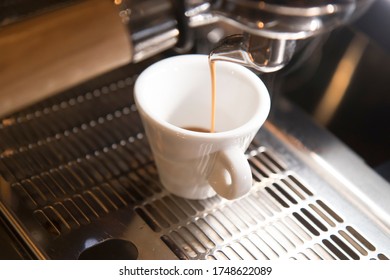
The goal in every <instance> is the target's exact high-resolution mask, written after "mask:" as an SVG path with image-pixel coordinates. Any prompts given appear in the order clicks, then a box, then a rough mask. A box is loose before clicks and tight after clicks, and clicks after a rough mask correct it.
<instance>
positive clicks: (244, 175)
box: [134, 55, 270, 199]
mask: <svg viewBox="0 0 390 280" xmlns="http://www.w3.org/2000/svg"><path fill="white" fill-rule="evenodd" d="M216 80H217V83H216V84H217V97H216V118H215V131H216V132H215V133H202V132H194V131H190V130H186V129H183V128H182V127H202V128H205V129H210V126H211V76H210V70H209V65H208V57H207V56H206V55H180V56H175V57H171V58H167V59H164V60H161V61H159V62H157V63H155V64H153V65H151V66H149V67H148V68H147V69H146V70H145V71H143V72H142V73H141V74H140V76H139V77H138V79H137V81H136V83H135V88H134V95H135V96H134V97H135V102H136V105H137V108H138V110H139V113H140V115H141V119H142V122H143V125H144V128H145V132H146V135H147V138H148V141H149V144H150V146H151V149H152V152H153V155H154V159H155V162H156V165H157V170H158V174H159V177H160V180H161V183H162V184H163V186H164V187H165V188H166V189H167V190H168V191H170V192H171V193H173V194H175V195H178V196H181V197H185V198H189V199H204V198H208V197H211V196H213V195H215V194H216V193H217V194H219V195H220V196H222V197H224V198H226V199H235V198H238V197H240V196H242V195H244V194H246V193H247V192H248V191H249V190H250V188H251V186H252V173H251V169H250V166H249V163H248V160H247V157H246V155H245V150H246V149H247V148H248V146H249V144H250V142H251V141H252V139H253V138H254V136H255V134H256V133H257V132H258V130H259V129H260V127H261V126H262V124H263V123H264V122H265V120H266V118H267V116H268V113H269V110H270V98H269V94H268V91H267V88H266V87H265V85H264V84H263V82H262V81H261V80H260V79H259V77H257V76H256V75H255V74H254V73H253V72H251V71H250V70H248V69H246V68H245V67H243V66H240V65H237V64H234V63H229V62H219V61H218V62H216Z"/></svg>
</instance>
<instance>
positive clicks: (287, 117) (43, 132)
mask: <svg viewBox="0 0 390 280" xmlns="http://www.w3.org/2000/svg"><path fill="white" fill-rule="evenodd" d="M376 2H380V1H371V0H337V1H328V0H311V1H306V0H291V1H288V0H263V1H256V0H244V1H239V0H209V1H205V0H185V1H184V0H183V1H179V0H177V1H175V0H146V1H139V0H135V1H132V0H122V1H121V0H118V1H117V0H115V1H109V0H107V1H105V0H85V1H76V0H68V1H65V0H62V1H50V0H42V1H34V3H32V1H13V2H11V1H5V2H4V3H3V4H1V5H2V6H1V9H0V10H1V11H0V68H1V69H0V119H1V122H0V244H1V247H2V254H3V255H1V258H3V259H140V260H141V259H159V260H163V259H189V260H195V259H206V260H226V259H228V260H235V259H244V260H247V259H251V260H253V259H271V260H274V259H300V260H301V259H326V260H328V259H333V260H339V259H353V260H358V259H377V260H388V259H389V257H390V205H389V203H388V201H390V185H389V183H388V182H387V181H386V179H385V178H384V177H383V176H381V175H380V174H378V172H376V171H375V170H374V168H373V166H372V165H370V164H369V160H368V159H366V158H363V157H362V156H361V155H360V154H358V153H357V152H356V151H355V150H353V149H352V148H351V147H350V146H349V145H348V144H346V143H345V142H344V141H342V140H340V138H339V137H337V136H335V135H334V133H332V132H330V131H329V129H328V128H327V127H326V125H328V124H331V123H332V120H333V118H334V117H335V115H336V114H337V112H339V111H338V110H339V109H340V107H342V106H341V105H342V104H343V103H342V102H343V97H344V96H345V94H346V92H347V89H348V86H349V84H350V83H351V81H352V79H353V76H354V74H356V73H357V70H356V69H357V68H358V66H359V62H360V61H362V57H364V55H365V53H366V51H367V49H368V45H369V44H370V41H369V39H367V37H365V36H363V35H359V36H355V35H354V36H352V35H351V34H352V33H351V32H350V29H348V32H347V33H337V32H340V31H339V30H340V28H344V27H346V26H349V25H350V24H352V23H354V22H356V21H358V20H361V19H362V18H363V19H364V17H365V16H366V15H367V13H368V12H369V11H371V10H372V9H373V7H376V6H375V5H377V3H376ZM381 4H384V5H387V4H388V3H387V2H386V1H385V0H383V1H381ZM388 6H390V4H389V5H388ZM340 34H342V38H343V39H346V37H347V39H350V40H340V37H332V36H337V35H340ZM345 34H349V35H345ZM343 36H344V37H343ZM345 36H346V37H345ZM348 36H349V37H348ZM332 38H336V40H333V41H332V40H331V39H332ZM377 45H378V44H375V46H376V47H377ZM324 46H326V47H325V50H324ZM341 46H343V47H344V48H343V50H342V51H339V48H337V47H341ZM326 48H329V49H326ZM378 48H379V47H378ZM320 52H321V53H326V52H328V53H330V54H333V55H334V56H337V55H338V58H339V59H338V60H337V63H336V67H334V68H329V67H325V69H323V68H321V65H322V64H321V63H320V62H319V61H318V60H319V53H320ZM384 52H385V51H384ZM188 53H203V54H209V55H210V59H212V60H215V61H230V62H232V63H238V64H241V65H244V66H246V67H248V68H250V69H252V70H253V71H254V72H255V73H256V74H258V75H259V77H260V78H261V79H263V80H264V82H265V83H266V85H267V86H268V89H269V91H270V94H271V96H272V110H271V114H270V116H269V119H268V120H267V122H266V123H265V124H264V126H263V127H262V128H261V130H260V131H259V133H258V134H257V135H256V137H255V139H254V140H253V142H252V143H251V145H250V147H249V148H248V150H247V152H246V155H247V158H248V161H249V163H250V166H251V169H252V174H253V187H252V189H251V191H250V192H249V194H247V195H246V196H244V197H242V198H239V199H236V200H225V199H223V198H221V197H219V196H214V197H212V198H209V199H205V200H187V199H184V198H181V197H177V196H174V195H172V194H170V193H169V192H167V191H166V190H165V189H164V188H163V187H162V186H161V183H160V182H159V177H158V172H157V170H156V167H155V164H154V159H153V156H152V153H151V151H150V148H149V145H148V141H147V138H146V136H145V134H144V129H143V126H142V124H141V121H140V118H139V115H138V111H137V107H136V105H135V103H134V99H133V86H134V83H135V81H136V79H137V76H138V74H139V73H141V72H142V70H143V69H145V68H146V67H147V66H149V65H151V64H152V63H154V62H156V61H159V60H160V59H163V58H165V57H169V56H173V55H181V54H188ZM332 57H333V56H332ZM327 61H328V60H327V59H325V62H327ZM383 61H385V62H386V61H389V59H387V60H382V63H383ZM217 63H218V62H217ZM313 65H314V66H313ZM326 65H327V64H326V63H325V66H326ZM313 67H314V68H313ZM313 69H315V70H316V71H317V70H318V73H320V77H319V80H320V81H322V80H323V79H324V78H325V77H327V78H326V79H327V80H328V81H329V82H328V83H327V84H326V85H324V86H323V87H324V91H323V95H321V96H319V97H318V95H317V94H316V91H317V90H318V80H317V79H318V76H316V77H313V71H314V70H313ZM329 69H330V70H329ZM387 69H388V68H387ZM324 73H327V76H326V75H325V74H324ZM387 85H388V83H387ZM373 88H374V89H375V88H378V87H375V86H374V87H373ZM310 91H312V92H310ZM367 95H368V96H370V95H373V93H371V92H370V93H367ZM315 98H317V99H316V101H318V102H317V103H316V105H315V106H314V105H313V104H314V102H313V100H314V99H315ZM302 100H303V103H302V104H301V106H300V104H299V101H302ZM307 108H310V109H311V112H308V111H310V110H305V109H307ZM308 113H312V114H308ZM375 125H379V124H378V123H376V124H375ZM361 133H365V131H361ZM386 137H387V139H388V135H387V136H385V137H384V139H382V140H384V141H386ZM387 144H388V143H387ZM384 147H386V142H385V145H384ZM387 153H388V151H387V150H381V152H380V154H381V155H382V156H386V154H387ZM3 248H4V249H3Z"/></svg>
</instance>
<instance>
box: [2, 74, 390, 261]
mask: <svg viewBox="0 0 390 280" xmlns="http://www.w3.org/2000/svg"><path fill="white" fill-rule="evenodd" d="M135 79H136V75H134V76H132V77H127V78H123V79H119V80H117V81H116V82H108V83H107V84H108V85H107V86H100V87H98V88H97V89H94V90H92V91H87V92H86V93H85V92H80V91H81V90H82V89H83V88H81V89H80V88H79V89H77V90H78V91H71V92H66V93H63V94H61V95H58V96H55V97H53V98H50V99H48V100H45V101H44V102H41V103H38V104H36V105H34V106H32V107H30V108H27V109H25V110H24V111H21V112H18V113H15V114H14V115H12V116H9V117H7V118H4V119H3V120H2V121H1V123H0V174H1V176H2V177H3V178H4V179H5V180H6V181H7V182H8V183H9V189H7V190H6V191H3V192H8V194H7V195H6V197H9V196H10V195H11V196H12V199H11V201H12V203H7V202H6V201H3V203H4V204H5V205H6V209H8V210H7V214H8V216H12V217H13V219H14V220H15V221H17V222H18V223H20V226H19V228H22V229H24V230H25V232H24V236H27V237H28V239H30V243H33V244H34V246H35V250H38V251H40V253H41V254H42V255H43V256H45V257H47V258H63V257H65V256H66V257H67V258H68V257H69V256H71V257H73V258H76V257H77V256H78V254H79V253H80V247H81V248H82V249H85V248H86V247H88V246H86V245H85V242H87V241H86V240H91V236H99V238H98V239H96V240H95V241H94V242H95V243H93V244H96V243H98V242H99V241H102V240H105V239H109V238H119V237H120V238H125V239H128V240H133V239H134V235H143V234H145V233H144V231H145V229H144V227H143V226H142V225H141V226H139V229H141V228H142V231H141V230H140V231H137V230H135V231H133V232H132V233H131V234H133V235H131V234H130V233H128V232H127V233H126V234H127V235H126V234H124V233H123V231H124V230H121V226H123V225H124V224H125V222H124V221H125V220H124V219H123V218H122V216H123V215H124V213H127V214H126V215H128V216H133V214H135V213H136V215H138V217H140V219H141V221H143V223H145V224H146V225H147V227H148V228H150V232H148V234H149V236H150V238H153V239H155V240H156V241H155V242H160V243H161V244H160V246H162V247H164V248H169V249H170V250H171V252H172V253H173V254H174V255H175V256H176V257H178V258H180V259H275V258H291V259H362V258H374V259H387V256H386V255H385V254H384V253H383V252H382V250H381V249H380V248H379V249H378V248H377V247H376V246H374V244H372V242H370V241H369V240H368V239H367V238H366V237H364V235H363V234H362V232H360V230H358V229H357V228H356V227H355V226H354V225H352V224H350V223H349V222H348V217H345V216H344V215H343V214H342V213H340V212H339V211H336V210H335V209H334V207H333V206H331V204H330V203H329V200H327V199H325V198H323V197H322V195H321V194H318V193H316V191H315V186H312V185H309V184H307V183H305V181H304V180H303V179H302V178H301V177H300V176H299V175H298V174H297V173H296V172H294V171H293V170H290V167H289V166H288V164H287V163H286V162H285V161H284V160H283V155H281V154H278V153H277V152H275V151H274V150H273V149H272V147H271V146H266V145H263V142H261V141H259V139H258V138H256V139H255V140H254V141H253V143H252V144H251V146H250V147H249V149H248V153H247V156H248V160H249V162H250V166H251V169H252V173H253V184H254V187H253V189H252V190H251V192H250V194H248V195H247V196H245V197H243V198H241V199H239V200H235V201H226V200H224V199H221V198H219V197H218V196H215V197H213V198H210V199H207V200H201V201H196V200H186V199H183V198H179V197H176V196H174V195H171V194H169V193H167V192H166V191H165V190H164V189H163V188H162V187H161V185H160V183H159V180H158V174H157V170H156V168H155V166H154V162H153V157H152V154H151V151H150V149H149V146H148V143H147V139H146V138H145V136H144V134H143V128H142V125H141V122H140V119H139V116H138V113H137V109H136V107H135V105H134V102H133V101H132V86H133V84H134V81H135ZM264 130H265V128H263V131H264ZM263 133H266V132H263ZM271 136H272V135H271ZM268 137H270V136H268ZM264 142H265V143H267V141H264ZM268 144H269V145H271V144H272V143H268ZM3 199H4V197H3ZM126 221H128V220H126ZM130 222H134V220H130ZM130 222H129V223H130ZM111 228H118V230H117V231H115V232H114V231H113V232H112V233H109V232H110V230H111ZM91 229H94V231H93V233H92V232H91ZM118 232H119V233H118ZM155 242H154V243H155ZM70 243H72V244H75V245H74V248H73V247H72V246H73V245H72V246H71V245H69V244H70ZM59 244H68V245H69V248H68V250H74V252H71V253H66V254H65V253H64V252H61V250H65V249H64V248H62V247H61V246H62V245H59ZM80 244H83V245H82V246H81V245H80ZM137 245H138V246H140V245H139V244H137ZM30 246H31V245H30ZM77 246H78V247H77ZM141 246H145V250H147V249H148V248H147V244H141ZM55 248H62V249H61V250H57V251H56V250H55ZM139 250H140V248H139ZM53 252H54V253H53ZM61 254H63V255H61Z"/></svg>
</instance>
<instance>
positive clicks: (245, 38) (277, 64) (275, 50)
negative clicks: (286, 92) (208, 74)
mask: <svg viewBox="0 0 390 280" xmlns="http://www.w3.org/2000/svg"><path fill="white" fill-rule="evenodd" d="M294 50H295V41H294V40H280V39H271V38H265V37H259V36H254V35H251V34H249V33H244V34H236V35H231V36H228V37H226V38H224V39H223V40H222V41H221V42H220V43H219V44H218V46H217V47H216V48H214V49H213V50H212V51H211V52H210V55H209V58H210V60H211V61H218V60H223V61H229V62H234V63H237V64H241V65H243V66H246V67H249V68H253V69H254V70H256V71H259V72H262V73H269V72H275V71H278V70H280V69H281V68H283V67H284V66H285V65H286V64H287V63H288V62H289V61H290V59H291V57H292V55H293V54H294Z"/></svg>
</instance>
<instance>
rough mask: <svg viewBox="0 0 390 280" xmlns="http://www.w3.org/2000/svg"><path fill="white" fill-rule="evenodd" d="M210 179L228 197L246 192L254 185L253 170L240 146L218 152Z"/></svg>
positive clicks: (215, 188) (234, 196)
mask: <svg viewBox="0 0 390 280" xmlns="http://www.w3.org/2000/svg"><path fill="white" fill-rule="evenodd" d="M208 181H209V184H210V185H211V186H212V187H213V189H214V190H215V192H216V193H217V194H219V195H220V196H222V197H224V198H226V199H235V198H239V197H241V196H243V195H244V194H246V193H247V192H248V191H249V190H250V188H251V187H252V172H251V168H250V166H249V162H248V160H247V158H246V156H245V154H244V153H243V152H242V151H241V150H240V149H239V148H230V149H227V150H222V151H219V152H217V156H216V159H215V163H214V166H213V168H212V170H211V172H210V175H209V177H208Z"/></svg>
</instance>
